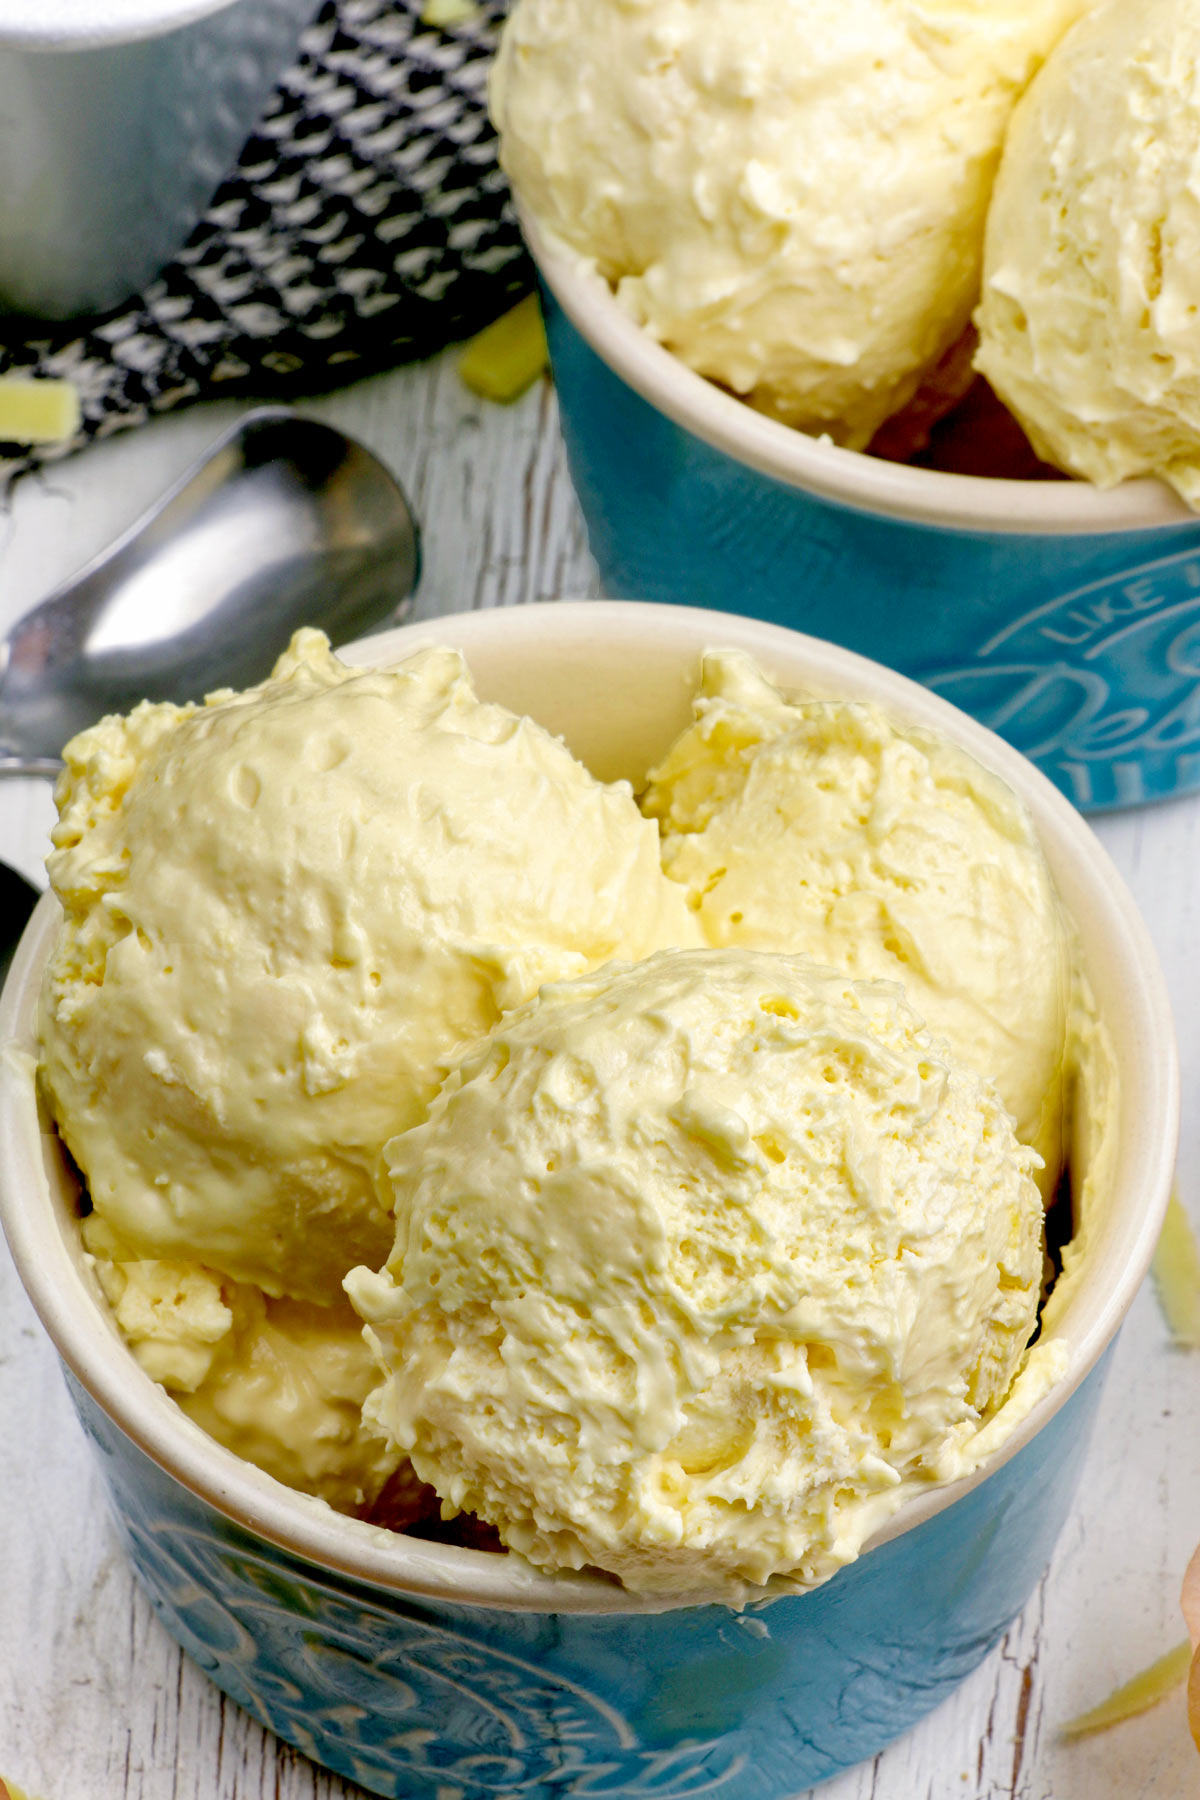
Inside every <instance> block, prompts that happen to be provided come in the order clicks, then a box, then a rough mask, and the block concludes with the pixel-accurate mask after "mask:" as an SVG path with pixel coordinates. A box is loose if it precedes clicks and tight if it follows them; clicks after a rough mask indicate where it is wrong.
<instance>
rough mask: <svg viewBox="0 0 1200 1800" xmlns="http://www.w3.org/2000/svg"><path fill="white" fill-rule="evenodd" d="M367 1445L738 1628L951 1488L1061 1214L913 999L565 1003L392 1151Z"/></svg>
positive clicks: (798, 978) (813, 976)
mask: <svg viewBox="0 0 1200 1800" xmlns="http://www.w3.org/2000/svg"><path fill="white" fill-rule="evenodd" d="M387 1157H388V1163H389V1169H390V1175H391V1182H392V1186H393V1189H394V1192H395V1197H396V1219H397V1230H396V1244H395V1248H394V1250H393V1253H392V1256H391V1258H390V1260H389V1262H388V1264H387V1265H386V1267H385V1268H384V1270H383V1271H382V1272H381V1273H379V1274H372V1273H370V1272H369V1271H368V1270H366V1269H359V1270H355V1271H353V1272H352V1274H351V1275H350V1276H349V1277H348V1278H347V1283H346V1285H347V1289H348V1291H349V1293H350V1296H351V1298H352V1300H353V1302H354V1304H355V1306H356V1307H357V1308H358V1310H359V1311H360V1312H361V1313H362V1314H363V1316H364V1317H365V1318H366V1319H367V1320H368V1321H369V1323H370V1325H371V1327H372V1328H373V1331H374V1333H375V1334H376V1337H377V1340H378V1345H379V1349H380V1354H381V1357H382V1360H383V1362H384V1365H385V1367H386V1368H387V1369H388V1370H389V1374H388V1376H387V1379H386V1380H385V1381H384V1383H383V1384H382V1386H381V1387H380V1389H379V1390H378V1392H377V1393H376V1395H375V1396H374V1397H373V1398H372V1399H371V1400H369V1401H368V1403H367V1406H366V1409H365V1413H366V1416H367V1417H368V1419H374V1420H375V1421H376V1422H377V1423H378V1424H379V1425H381V1426H382V1427H384V1428H385V1429H386V1430H387V1432H388V1433H389V1435H390V1437H391V1438H392V1440H393V1441H394V1443H395V1444H396V1445H397V1446H398V1447H399V1448H401V1449H403V1450H405V1451H408V1452H409V1453H410V1454H411V1457H412V1461H413V1465H414V1467H415V1468H416V1470H417V1473H418V1474H419V1475H421V1476H422V1477H423V1478H424V1479H425V1480H427V1481H430V1482H432V1483H433V1485H434V1486H435V1487H436V1488H437V1489H438V1491H439V1492H440V1493H441V1495H442V1496H443V1498H444V1499H445V1500H446V1501H448V1502H449V1503H450V1504H451V1505H453V1506H454V1507H457V1508H460V1509H463V1510H468V1511H471V1512H475V1513H477V1514H479V1515H481V1516H482V1517H483V1518H485V1519H487V1520H489V1521H490V1522H491V1523H493V1524H494V1525H495V1526H496V1527H497V1528H498V1529H499V1531H500V1534H501V1536H502V1537H503V1539H504V1540H505V1542H506V1543H507V1544H508V1545H509V1546H511V1547H512V1548H514V1549H516V1550H519V1551H521V1552H522V1553H523V1554H524V1555H525V1556H527V1557H529V1558H530V1559H531V1560H532V1561H534V1562H535V1563H538V1564H542V1565H544V1566H548V1567H550V1568H577V1567H580V1566H581V1565H585V1564H592V1565H595V1566H597V1567H599V1568H601V1569H604V1570H607V1571H609V1572H611V1573H612V1574H614V1575H617V1576H619V1577H620V1578H621V1580H622V1581H623V1582H625V1584H626V1585H627V1586H628V1587H630V1588H631V1589H634V1590H637V1591H642V1592H647V1593H658V1594H667V1593H672V1592H691V1591H700V1590H703V1591H705V1592H706V1593H708V1594H710V1595H711V1596H713V1597H724V1598H736V1597H737V1595H738V1593H739V1592H740V1591H741V1588H742V1585H743V1584H745V1583H762V1582H765V1581H767V1580H768V1579H769V1578H770V1577H772V1576H775V1575H780V1576H782V1577H784V1578H785V1579H787V1580H789V1581H792V1582H798V1583H809V1582H813V1581H817V1580H820V1579H822V1578H824V1577H825V1576H827V1575H829V1574H830V1573H832V1571H833V1570H834V1569H835V1568H836V1567H837V1566H838V1565H839V1564H841V1563H844V1562H846V1561H847V1560H849V1559H850V1558H852V1557H853V1556H854V1555H855V1554H856V1553H857V1551H858V1549H859V1547H860V1545H861V1543H862V1542H863V1540H864V1538H865V1537H866V1536H867V1535H868V1533H869V1532H870V1531H871V1529H873V1528H874V1526H875V1525H876V1524H877V1523H878V1522H879V1521H880V1520H881V1519H882V1518H883V1517H884V1516H886V1514H887V1513H888V1512H890V1511H891V1510H892V1509H893V1508H894V1507H895V1506H896V1505H897V1504H898V1503H899V1501H900V1500H902V1499H903V1498H905V1497H907V1495H908V1493H910V1492H911V1491H912V1484H913V1483H914V1482H919V1481H921V1480H926V1479H929V1478H942V1479H945V1478H948V1477H950V1476H952V1475H954V1474H955V1473H957V1472H958V1471H959V1469H960V1467H961V1462H960V1458H961V1454H962V1452H963V1450H964V1447H965V1445H966V1444H967V1443H968V1441H969V1439H970V1437H971V1435H972V1434H973V1433H974V1432H975V1431H976V1429H977V1427H978V1423H979V1420H980V1417H981V1416H982V1415H984V1414H986V1413H987V1412H988V1410H989V1409H990V1408H992V1407H993V1406H994V1405H995V1404H996V1403H997V1402H998V1401H999V1400H1000V1398H1001V1397H1002V1396H1003V1394H1004V1392H1005V1390H1006V1388H1007V1387H1008V1384H1009V1382H1010V1379H1011V1377H1012V1375H1013V1372H1014V1370H1015V1368H1016V1366H1017V1363H1018V1361H1019V1359H1020V1356H1021V1353H1022V1350H1023V1348H1024V1346H1025V1344H1026V1342H1027V1340H1028V1338H1029V1335H1030V1331H1031V1329H1032V1326H1033V1322H1034V1313H1035V1307H1036V1302H1037V1293H1038V1285H1039V1281H1040V1278H1041V1270H1042V1257H1041V1248H1040V1226H1041V1206H1040V1202H1039V1198H1038V1192H1037V1188H1036V1186H1035V1185H1034V1183H1033V1181H1032V1180H1031V1178H1030V1174H1029V1169H1030V1165H1031V1163H1032V1160H1033V1159H1032V1156H1031V1154H1030V1152H1029V1151H1027V1150H1025V1149H1024V1148H1022V1147H1021V1146H1020V1145H1018V1143H1017V1141H1016V1139H1015V1137H1014V1135H1013V1131H1012V1126H1011V1123H1010V1121H1009V1120H1008V1118H1007V1116H1006V1114H1005V1112H1004V1110H1003V1108H1002V1107H1001V1105H1000V1103H999V1101H998V1100H997V1098H996V1096H995V1094H994V1092H993V1091H992V1090H991V1089H990V1088H989V1087H988V1086H986V1085H985V1084H983V1083H981V1082H979V1081H978V1080H977V1079H976V1078H975V1077H974V1076H972V1075H970V1074H968V1073H966V1072H965V1071H963V1070H962V1069H961V1068H956V1067H955V1066H954V1065H953V1064H952V1063H951V1062H950V1061H949V1060H948V1059H947V1058H946V1056H945V1053H944V1051H943V1049H942V1048H941V1047H940V1046H938V1045H937V1044H935V1043H934V1042H933V1041H932V1040H931V1039H930V1037H929V1036H928V1034H927V1033H926V1032H925V1030H924V1029H923V1028H922V1026H921V1024H920V1021H919V1020H918V1019H917V1017H916V1015H915V1014H914V1013H913V1012H912V1010H911V1009H910V1008H909V1007H908V1006H906V1005H905V1003H904V1001H903V999H902V997H901V994H900V991H899V989H897V988H896V987H895V986H894V985H892V984H884V983H854V982H851V981H849V980H847V979H845V978H844V977H841V976H838V975H834V974H832V973H831V972H830V971H828V970H822V969H818V968H816V967H815V966H814V965H812V964H810V963H807V962H805V961H803V960H800V959H797V958H791V957H777V956H765V955H756V954H754V953H751V952H749V951H744V950H725V951H711V950H692V951H677V952H664V953H662V954H659V955H656V956H653V957H651V958H649V959H648V960H647V961H645V962H643V963H641V964H640V965H637V966H628V965H613V966H611V967H609V968H607V969H604V970H601V971H599V972H597V973H596V974H593V975H591V976H586V977H583V978H581V979H578V980H576V981H572V982H567V983H562V984H558V985H555V986H551V987H547V988H543V990H542V992H541V994H540V995H539V996H537V997H536V998H535V999H534V1000H533V1001H531V1002H529V1003H528V1004H527V1005H526V1006H524V1007H522V1008H520V1009H519V1010H518V1011H516V1012H514V1013H512V1014H510V1015H508V1016H507V1017H506V1018H505V1019H504V1020H502V1021H501V1022H500V1024H499V1025H498V1026H497V1027H496V1028H495V1029H494V1030H493V1032H492V1034H491V1036H490V1037H489V1038H488V1039H487V1041H486V1042H485V1043H484V1044H482V1045H480V1046H479V1047H478V1048H477V1049H475V1050H474V1051H472V1052H471V1053H470V1054H469V1056H468V1057H467V1058H466V1059H464V1061H463V1062H462V1064H461V1065H460V1067H459V1068H458V1070H456V1072H455V1073H454V1074H453V1075H452V1076H451V1077H450V1079H449V1081H448V1082H447V1084H446V1087H445V1088H444V1090H443V1092H442V1093H441V1094H440V1095H439V1097H438V1099H437V1100H436V1101H435V1103H434V1104H433V1106H432V1107H431V1109H430V1113H429V1117H428V1119H427V1121H426V1122H424V1123H423V1124H421V1125H419V1126H417V1127H416V1128H415V1129H414V1130H412V1131H409V1132H407V1133H405V1134H404V1135H403V1136H400V1137H397V1138H396V1139H395V1140H393V1142H392V1143H391V1144H389V1146H388V1149H387Z"/></svg>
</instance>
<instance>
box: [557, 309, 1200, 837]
mask: <svg viewBox="0 0 1200 1800" xmlns="http://www.w3.org/2000/svg"><path fill="white" fill-rule="evenodd" d="M546 311H547V327H548V331H549V337H550V347H551V353H552V357H553V362H554V371H555V381H556V384H557V387H558V392H559V398H560V404H561V411H562V426H563V435H564V437H565V439H566V445H567V454H568V459H569V464H570V469H571V476H572V480H573V481H574V483H575V487H576V490H577V491H578V494H579V498H580V502H581V504H582V507H583V511H584V515H585V518H586V519H587V524H588V535H589V540H590V544H591V548H592V552H593V554H594V555H595V557H596V560H597V562H598V563H599V565H600V572H601V576H602V579H603V582H604V586H605V589H606V591H607V592H608V593H610V594H636V595H638V596H639V597H641V598H644V599H647V600H664V601H672V602H682V603H683V604H686V605H691V606H706V607H713V608H718V609H722V610H724V611H727V612H728V611H733V612H739V613H744V614H748V615H750V616H752V617H756V618H761V619H767V620H770V621H771V622H772V623H775V624H779V625H788V626H792V627H794V628H795V629H796V630H798V631H806V632H811V633H813V634H814V635H816V636H820V637H826V638H830V639H832V641H833V642H835V643H838V644H843V645H845V646H846V648H848V649H851V650H857V651H858V652H859V653H860V654H862V655H865V656H870V657H873V658H875V659H877V660H878V661H880V662H885V663H887V664H889V665H890V666H891V667H892V668H895V669H899V670H900V671H901V673H903V674H905V675H910V676H912V677H914V678H915V679H916V680H918V681H921V682H923V683H924V684H925V685H926V686H927V687H931V688H933V689H934V690H935V691H936V692H937V693H939V694H941V695H942V696H943V697H944V698H945V699H947V700H950V701H952V702H953V703H954V704H955V705H956V706H959V707H961V708H962V709H963V710H964V711H965V712H969V713H972V714H973V715H974V716H975V717H976V718H977V719H979V720H981V721H982V723H983V724H985V725H987V726H990V727H991V729H992V730H994V731H997V732H999V733H1000V734H1001V735H1002V736H1004V737H1006V738H1008V740H1009V741H1010V743H1013V744H1015V745H1016V747H1017V748H1018V749H1019V750H1021V751H1023V752H1024V753H1025V755H1026V756H1028V757H1030V759H1031V760H1032V761H1034V762H1035V763H1037V764H1038V766H1039V767H1040V768H1041V769H1042V770H1043V771H1044V773H1045V774H1046V775H1048V776H1049V777H1050V779H1051V780H1052V781H1053V782H1054V783H1055V784H1056V786H1058V787H1059V788H1061V789H1062V790H1063V792H1064V793H1065V794H1067V795H1068V797H1069V798H1070V799H1071V800H1073V801H1074V802H1075V804H1076V805H1077V806H1080V807H1082V808H1083V809H1084V810H1104V809H1107V808H1111V807H1117V806H1131V805H1136V804H1138V803H1140V802H1142V801H1146V800H1158V799H1164V798H1167V797H1168V796H1170V795H1172V794H1178V793H1184V792H1187V791H1189V790H1191V789H1195V788H1198V787H1200V521H1197V522H1195V523H1192V522H1188V521H1186V520H1185V521H1183V522H1181V523H1179V524H1175V525H1167V526H1164V527H1161V528H1153V529H1146V530H1141V531H1114V532H1112V533H1110V534H1107V535H1102V536H1092V535H1086V534H1084V535H1070V534H1054V533H1048V534H1034V533H1022V532H1018V533H1011V532H988V531H983V530H979V531H974V530H972V531H967V530H963V531H951V530H946V529H942V528H940V527H932V526H928V525H924V524H917V523H910V522H909V521H907V520H905V519H903V518H892V517H887V516H885V515H883V514H881V513H872V512H869V511H857V510H853V509H851V508H849V507H846V506H840V505H837V504H834V503H832V502H831V501H828V500H826V499H824V498H822V497H820V496H818V495H816V494H811V493H808V492H806V491H805V490H804V489H803V488H801V487H791V486H788V485H785V484H784V483H783V482H781V481H777V480H774V479H773V478H772V477H770V476H768V475H765V474H761V473H759V472H758V471H757V470H755V469H753V468H750V467H748V466H746V465H745V464H743V463H740V462H738V461H736V460H735V459H734V458H733V457H732V456H730V455H728V454H726V453H725V452H724V451H722V450H719V449H716V448H714V447H713V446H711V445H710V444H708V443H705V442H704V441H702V439H700V438H699V437H697V436H695V435H694V434H693V433H692V432H690V431H687V430H685V429H684V428H683V427H682V426H680V425H677V424H675V423H674V422H673V421H672V420H671V419H669V418H667V416H666V415H665V414H664V413H662V412H660V411H659V410H658V409H657V408H656V407H654V406H652V405H650V404H649V403H648V402H647V401H646V400H644V399H642V398H641V396H640V395H639V394H637V393H636V392H635V391H634V389H633V388H632V387H631V386H629V385H628V384H627V383H626V382H625V381H624V380H623V379H622V378H621V377H620V376H619V375H618V374H616V373H614V372H613V370H612V369H610V368H609V367H608V365H607V364H606V363H605V362H603V361H602V360H601V359H600V357H599V356H598V355H597V354H596V353H595V351H594V350H593V349H592V348H591V347H590V345H589V344H588V343H587V342H586V341H585V339H584V338H583V337H582V336H581V335H580V333H579V332H578V331H577V330H576V329H575V327H574V326H573V325H572V324H571V322H570V321H569V320H568V319H567V317H566V315H565V314H564V313H563V311H562V310H561V308H560V307H559V306H558V305H557V304H556V303H555V301H554V300H553V298H552V297H551V296H549V295H548V294H547V295H546ZM1018 485H1019V484H1013V486H1014V488H1016V487H1017V486H1018ZM1018 504H1019V496H1018V495H1017V494H1016V493H1015V492H1014V500H1013V505H1014V514H1015V513H1016V510H1017V508H1018Z"/></svg>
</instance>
